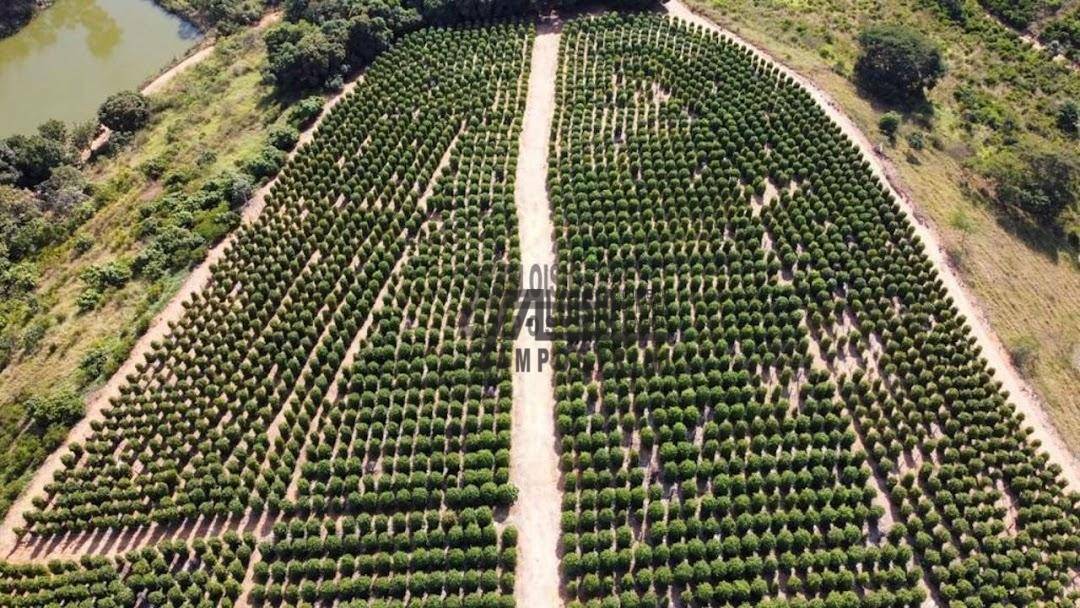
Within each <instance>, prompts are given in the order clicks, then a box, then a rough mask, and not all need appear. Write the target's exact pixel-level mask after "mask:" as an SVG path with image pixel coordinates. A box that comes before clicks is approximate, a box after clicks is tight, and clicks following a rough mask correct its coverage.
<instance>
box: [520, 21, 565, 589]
mask: <svg viewBox="0 0 1080 608" xmlns="http://www.w3.org/2000/svg"><path fill="white" fill-rule="evenodd" d="M559 30H560V28H559V24H558V22H543V23H541V24H540V25H539V26H538V28H537V36H536V39H535V41H534V42H533V51H532V65H531V68H530V70H529V89H528V96H527V98H526V102H525V118H524V121H523V122H522V130H521V137H520V141H519V147H518V164H517V175H516V178H515V180H514V184H515V187H514V201H515V203H516V206H517V217H518V234H519V242H520V244H521V275H522V276H521V284H522V289H525V288H540V287H541V285H537V284H536V283H537V280H536V278H534V277H532V276H531V275H532V274H533V273H532V269H533V268H534V267H540V268H541V269H544V268H547V269H553V268H554V265H555V245H554V242H553V234H554V231H555V229H554V226H553V224H552V222H551V205H550V202H549V200H548V192H547V173H548V149H549V148H548V146H549V142H550V140H551V123H552V119H553V116H554V113H555V78H556V76H557V70H558V63H559V39H560V34H559ZM545 276H546V275H545ZM544 287H548V288H550V289H553V288H554V285H552V284H548V285H544ZM548 298H549V299H548V301H549V302H550V301H552V298H551V294H550V292H549V296H548ZM535 326H536V320H535V318H534V327H535ZM548 347H550V344H547V343H543V342H541V341H540V340H538V339H537V337H536V335H535V332H533V333H530V329H529V327H528V326H526V325H525V324H522V327H521V331H520V333H519V335H518V336H517V337H516V339H515V341H514V350H515V353H516V352H528V353H530V355H531V363H532V364H533V366H532V367H529V368H527V369H526V370H524V371H516V370H515V371H514V374H513V408H512V414H511V418H512V422H511V430H510V481H511V482H512V483H513V484H514V485H515V486H516V487H517V489H518V498H517V501H516V502H515V503H514V506H513V507H511V509H510V516H509V523H512V524H514V525H515V526H516V527H517V531H518V564H517V574H516V578H515V582H514V600H515V602H516V603H517V605H518V606H523V607H533V606H535V607H539V606H545V607H551V608H555V607H557V606H562V605H563V602H562V599H561V597H560V595H559V555H558V542H559V517H560V515H561V512H562V493H561V491H560V490H559V468H558V464H559V460H558V459H559V457H558V454H557V453H556V446H555V384H554V381H555V378H554V370H553V369H552V366H553V362H550V361H549V362H548V363H547V364H546V365H544V366H543V367H542V368H538V367H537V365H538V363H539V361H538V360H537V359H538V354H539V352H540V350H541V349H545V348H548ZM547 352H549V353H550V352H551V351H550V349H549V348H548V351H547Z"/></svg>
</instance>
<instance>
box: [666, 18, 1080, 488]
mask: <svg viewBox="0 0 1080 608" xmlns="http://www.w3.org/2000/svg"><path fill="white" fill-rule="evenodd" d="M664 8H665V10H666V11H667V12H668V14H669V15H672V16H674V17H677V18H679V19H683V20H684V21H688V22H690V23H694V24H697V25H700V26H703V27H705V28H706V29H709V30H712V31H715V32H719V33H720V34H721V35H723V36H725V37H726V38H728V39H730V40H731V41H733V42H735V43H737V44H739V45H740V46H742V47H744V48H746V49H748V50H750V51H752V52H753V53H754V54H755V55H757V56H758V57H760V58H762V59H764V60H766V61H768V62H769V63H771V64H772V65H775V66H776V67H777V68H779V69H780V70H781V71H782V72H783V73H784V74H787V75H789V76H791V77H792V78H793V79H795V81H796V82H798V83H799V84H800V85H801V86H802V87H803V88H804V89H805V90H806V91H807V92H808V93H809V94H810V96H811V97H812V98H813V99H814V101H815V102H817V104H818V105H819V106H820V107H821V109H822V110H824V112H825V113H826V114H827V115H828V116H829V118H831V119H832V120H833V122H835V123H836V124H837V125H839V126H840V128H841V129H842V130H843V132H844V134H846V135H847V136H848V137H849V138H851V140H852V141H854V142H855V143H856V145H858V147H859V150H860V151H861V152H862V154H863V156H864V157H865V158H866V160H868V161H869V162H870V166H871V168H872V170H873V172H874V174H875V175H877V177H878V179H880V180H881V182H882V183H883V184H885V186H886V187H887V188H888V189H889V191H890V193H891V194H892V195H893V197H894V198H895V199H896V200H897V201H898V202H899V203H900V208H901V209H902V210H903V212H904V214H905V215H906V216H907V217H908V220H909V221H910V222H911V224H912V226H914V228H915V233H916V234H917V235H918V236H919V238H920V239H921V240H922V242H923V244H924V245H925V249H926V254H927V255H928V256H929V258H930V260H931V261H932V262H933V263H934V266H935V267H936V268H937V271H938V276H940V277H941V280H942V282H943V283H944V285H945V288H946V289H947V290H948V293H949V296H951V297H952V300H953V304H954V305H955V306H956V308H957V310H959V311H960V314H961V315H962V316H963V317H964V318H965V319H966V320H967V324H968V327H969V328H971V332H972V334H973V335H974V336H975V338H976V340H977V343H978V345H979V347H981V349H982V353H981V354H982V356H983V357H985V358H986V360H987V361H988V363H989V367H990V369H991V370H992V371H993V373H994V376H995V378H996V379H997V380H999V381H1000V382H1001V384H1002V387H1003V388H1004V389H1005V390H1006V391H1008V393H1009V397H1010V398H1009V402H1010V403H1012V404H1013V405H1014V406H1015V407H1016V409H1017V411H1018V412H1020V413H1022V414H1023V416H1024V420H1025V422H1026V423H1027V424H1029V425H1030V426H1031V427H1032V428H1033V429H1034V433H1033V435H1032V437H1033V438H1035V439H1038V440H1039V441H1040V442H1041V443H1042V446H1041V447H1042V449H1043V450H1046V452H1047V453H1049V455H1050V461H1051V462H1053V463H1056V464H1058V465H1059V466H1060V467H1061V468H1062V477H1063V478H1064V479H1065V481H1066V483H1067V484H1068V487H1069V489H1072V490H1080V460H1078V459H1077V457H1076V455H1074V454H1073V453H1072V451H1071V450H1070V449H1069V447H1068V445H1067V444H1066V443H1065V441H1064V440H1063V439H1062V438H1061V435H1060V434H1059V433H1058V432H1057V429H1056V428H1055V427H1054V425H1053V423H1052V422H1051V420H1050V417H1049V415H1047V413H1046V409H1045V406H1044V404H1043V403H1042V400H1041V399H1040V398H1039V396H1038V395H1037V394H1036V392H1035V390H1034V389H1032V388H1031V385H1029V384H1028V383H1027V381H1026V380H1024V378H1023V377H1022V376H1021V375H1020V372H1019V371H1018V370H1017V369H1016V367H1015V366H1014V365H1013V364H1012V360H1011V358H1010V357H1009V354H1008V351H1007V350H1006V349H1005V347H1004V345H1002V343H1001V341H1000V340H999V339H998V337H997V334H995V333H994V332H993V330H992V329H991V328H990V324H989V323H988V322H987V320H986V315H985V314H984V313H983V311H982V309H981V308H980V307H979V305H978V304H977V303H976V301H975V298H974V296H972V295H971V294H970V293H969V291H968V289H967V287H965V286H964V283H963V281H962V280H961V279H960V276H959V275H958V274H957V273H956V270H955V269H954V268H953V266H952V265H951V264H950V263H949V259H948V256H947V255H946V253H945V248H944V247H942V245H941V241H940V239H938V237H937V233H936V232H935V231H934V229H933V228H932V227H931V225H930V223H929V222H928V221H927V220H926V219H925V217H924V216H923V214H922V213H921V212H920V211H919V209H918V207H917V206H916V205H915V203H914V201H913V197H912V196H911V193H910V191H909V190H908V189H907V188H905V187H904V185H903V183H902V182H901V180H900V177H899V172H898V171H897V170H896V168H895V167H894V166H893V164H892V162H890V161H889V160H888V159H887V158H884V157H882V156H881V155H879V154H878V153H877V152H875V150H874V145H873V143H872V142H871V141H870V140H869V138H867V137H866V135H865V134H864V133H863V132H862V130H861V129H859V127H858V126H856V125H855V123H854V122H853V121H852V120H851V118H849V117H848V116H847V114H845V113H844V111H843V110H842V109H841V108H840V106H839V105H838V104H837V103H836V102H835V101H834V100H833V99H832V97H831V96H830V95H829V94H828V93H826V92H825V91H824V90H823V89H822V88H821V87H819V86H817V85H816V84H815V83H814V82H813V81H812V80H810V79H809V78H807V77H805V76H803V75H802V74H800V73H798V72H796V71H795V70H793V69H791V68H790V67H788V66H787V65H785V64H784V63H783V62H782V61H780V60H779V59H778V58H776V57H775V56H773V55H772V54H771V53H769V52H768V51H766V50H765V49H762V48H760V47H757V46H755V45H753V44H751V43H750V42H749V41H747V40H744V39H742V38H740V37H739V36H738V35H736V34H734V33H732V32H730V31H728V30H726V29H724V28H723V27H721V26H720V25H718V24H717V23H715V22H713V21H711V20H709V19H707V18H705V17H703V16H702V15H699V14H697V13H695V12H693V11H692V10H691V9H690V8H689V7H687V6H686V5H685V4H683V3H682V2H681V0H668V1H667V2H666V3H665V4H664Z"/></svg>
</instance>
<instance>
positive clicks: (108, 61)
mask: <svg viewBox="0 0 1080 608" xmlns="http://www.w3.org/2000/svg"><path fill="white" fill-rule="evenodd" d="M4 1H5V0H0V2H4ZM199 37H200V34H199V32H198V30H197V29H196V28H195V27H194V26H192V25H191V24H189V23H187V22H186V21H183V20H182V19H179V18H177V17H175V16H173V15H170V14H169V13H167V12H165V11H164V10H162V9H161V8H160V7H158V6H157V5H156V4H154V3H153V2H151V1H150V0H56V1H55V2H54V3H53V5H52V6H51V7H49V8H47V9H45V10H44V11H42V12H41V13H39V14H38V15H37V16H36V17H34V19H33V20H32V21H31V22H30V23H28V24H27V25H26V26H25V27H24V28H23V29H21V30H19V31H18V32H17V33H15V34H14V35H12V36H9V37H8V38H4V39H2V40H0V137H2V136H7V135H13V134H16V133H31V132H33V131H34V130H35V129H36V128H37V126H38V125H39V124H41V123H42V122H44V121H46V120H48V119H50V118H58V119H60V120H63V121H65V122H69V123H70V122H75V121H82V120H86V119H88V118H91V117H93V116H94V114H95V113H96V112H97V108H98V106H99V105H101V102H102V101H104V100H105V98H106V97H108V96H109V95H111V94H112V93H115V92H117V91H121V90H124V89H134V88H136V87H138V86H139V85H140V84H141V83H142V82H143V81H145V80H146V79H148V78H149V77H150V76H153V75H154V74H157V73H158V72H159V71H160V70H161V69H162V68H163V67H164V66H165V65H166V64H168V63H170V62H171V61H172V60H173V59H174V58H176V57H179V56H181V55H183V54H184V53H185V51H187V50H188V49H189V48H191V47H192V46H194V45H195V44H196V43H197V42H198V40H199Z"/></svg>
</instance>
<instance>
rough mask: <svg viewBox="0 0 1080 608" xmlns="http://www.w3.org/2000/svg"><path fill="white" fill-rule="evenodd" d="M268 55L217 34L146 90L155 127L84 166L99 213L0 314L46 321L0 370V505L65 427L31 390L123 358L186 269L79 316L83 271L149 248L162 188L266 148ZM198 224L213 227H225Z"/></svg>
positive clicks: (110, 297) (137, 284)
mask: <svg viewBox="0 0 1080 608" xmlns="http://www.w3.org/2000/svg"><path fill="white" fill-rule="evenodd" d="M265 61H266V53H265V48H264V47H263V44H262V39H261V35H260V34H259V33H258V32H257V31H248V32H245V33H241V34H237V35H235V36H231V37H229V38H226V39H223V40H221V41H219V42H218V44H217V48H216V50H215V51H214V53H213V56H211V57H210V58H208V59H207V60H205V61H203V62H202V63H200V64H198V65H197V66H195V67H193V68H191V69H189V70H187V71H185V72H183V73H181V74H180V75H178V76H177V77H176V78H175V79H173V80H172V81H171V82H170V83H169V84H168V85H167V86H166V87H165V89H164V90H163V91H161V92H160V93H158V94H155V95H153V96H152V97H151V99H152V102H153V105H154V114H153V119H152V123H151V125H150V126H148V127H147V128H145V129H143V130H142V131H140V132H139V133H138V134H137V135H136V136H135V137H134V139H133V140H132V141H131V142H130V143H129V144H128V145H126V146H124V147H123V148H122V149H121V150H120V151H119V152H118V153H116V154H115V155H114V156H113V157H105V158H99V159H97V160H96V161H94V162H93V164H92V165H90V166H89V167H87V168H86V169H85V172H86V174H87V175H88V177H89V178H90V179H91V181H92V182H93V184H94V187H93V196H94V200H95V204H96V208H97V211H96V213H95V214H94V215H93V217H92V218H91V219H90V220H89V221H88V222H87V223H86V224H85V225H84V226H82V227H81V228H80V229H79V231H78V232H77V234H76V235H75V236H73V237H72V238H70V239H68V240H67V241H66V242H64V243H61V244H60V245H57V246H54V247H52V248H50V249H48V250H47V251H45V252H43V254H42V255H40V256H39V257H38V259H37V260H36V264H37V266H38V269H39V271H40V279H39V281H38V286H37V289H36V290H35V291H34V293H33V296H32V297H30V298H28V299H25V300H24V301H21V302H18V303H14V302H12V303H9V305H10V306H19V307H24V308H23V310H19V311H12V310H5V311H0V312H2V313H4V314H5V315H6V316H8V318H12V313H14V316H18V317H20V318H21V319H22V320H23V327H26V328H30V327H41V328H43V329H44V334H43V335H42V336H41V337H40V339H39V340H38V342H37V344H36V346H34V347H33V348H32V349H30V350H29V351H26V350H23V351H21V352H19V353H18V354H17V355H16V357H15V358H14V359H13V360H12V361H11V362H10V364H9V365H7V367H6V368H4V369H3V370H2V371H0V446H3V447H2V448H0V512H3V511H4V510H6V508H7V506H8V504H9V503H10V501H11V500H12V499H13V498H14V497H15V496H16V495H17V494H18V492H19V491H20V489H21V487H22V486H23V484H24V483H25V480H26V479H27V478H28V476H29V475H30V474H32V472H33V470H34V469H35V468H36V467H37V465H38V464H39V463H40V462H41V461H42V460H43V459H44V457H45V456H47V455H48V453H49V452H50V451H51V450H52V449H54V447H55V446H56V445H58V443H59V442H60V441H61V440H62V438H63V436H64V435H65V434H66V430H67V429H66V427H64V426H63V425H54V426H53V427H52V428H50V429H42V428H38V426H37V425H35V424H31V423H30V422H29V421H28V418H27V416H26V411H25V402H26V398H27V397H28V396H30V395H33V394H42V393H45V392H53V393H55V392H56V391H60V390H63V389H71V390H75V391H78V392H84V393H85V392H88V391H90V390H92V389H93V388H94V387H95V385H97V384H99V383H100V382H101V381H103V380H104V379H105V378H107V377H108V376H109V375H110V373H111V372H112V370H114V369H115V368H116V367H117V366H119V364H120V363H122V362H123V360H124V358H125V357H126V354H127V352H128V351H129V350H130V348H131V345H132V344H133V343H134V341H135V340H136V339H137V338H138V336H139V335H140V334H141V333H142V332H143V331H144V330H145V328H146V327H147V326H148V324H149V322H150V320H151V319H152V318H153V316H154V314H155V313H156V312H157V311H158V310H160V308H161V307H162V306H163V305H164V304H165V303H166V302H168V300H169V299H170V297H171V295H172V294H173V293H175V291H176V290H177V289H178V288H179V286H180V284H181V283H182V282H183V279H184V277H185V276H186V275H187V271H186V270H181V271H173V272H170V273H167V274H166V275H165V276H162V277H160V278H157V279H153V280H147V279H144V278H140V277H138V276H136V277H135V278H132V279H131V280H130V281H128V282H127V283H126V284H125V285H124V286H123V287H121V288H119V289H115V290H111V291H108V292H106V293H105V294H104V300H103V301H102V302H101V303H100V304H99V305H98V306H97V307H96V308H94V309H93V310H91V311H89V312H83V313H80V311H79V308H78V304H77V302H78V298H79V296H80V294H81V293H82V292H83V290H84V289H85V285H84V283H85V281H84V280H83V279H82V278H81V276H82V275H83V273H84V271H85V270H86V269H88V268H90V267H92V266H99V267H100V266H101V265H103V264H107V263H109V262H112V261H117V260H130V259H131V258H133V257H134V256H135V255H136V254H137V253H138V252H139V251H140V250H141V249H142V248H143V247H145V239H140V238H139V235H138V233H137V227H138V226H139V225H140V221H141V219H142V217H141V216H140V215H139V210H140V207H142V206H143V205H144V204H145V203H147V202H149V201H153V200H155V199H157V198H159V197H161V196H163V194H166V193H169V192H173V193H187V194H191V193H194V192H197V191H198V190H199V188H200V187H202V185H203V184H204V183H205V182H206V180H207V179H209V178H211V177H212V176H215V175H217V174H219V173H220V172H221V171H222V170H225V169H228V168H230V167H232V166H233V165H234V164H235V163H236V161H238V160H239V159H243V158H247V157H250V156H251V155H252V154H253V153H254V151H255V150H257V149H258V148H259V147H260V146H262V145H263V142H264V140H265V131H266V127H267V126H268V125H270V124H272V123H274V122H275V121H278V120H279V119H280V116H281V114H282V109H283V108H282V105H281V104H280V103H279V102H278V101H276V100H275V99H274V98H273V97H272V95H271V90H270V87H269V86H267V85H265V84H263V83H262V76H261V73H260V70H261V69H262V67H263V65H264V64H265ZM154 164H156V165H158V166H163V167H165V170H164V172H163V173H162V175H161V176H160V177H159V178H157V179H154V178H151V177H149V176H148V174H154V173H155V172H153V171H147V170H146V168H147V167H148V166H151V165H154ZM194 229H196V230H200V229H202V230H204V231H209V232H210V233H211V234H213V233H214V231H218V232H220V231H221V230H222V227H220V226H209V227H208V226H199V225H196V226H195V228H194ZM87 236H89V237H90V239H91V241H92V244H91V245H90V247H89V249H88V250H86V251H85V252H83V253H81V254H80V253H79V252H78V249H77V241H78V240H79V239H80V238H81V239H82V241H83V243H84V246H85V242H86V241H87V238H86V237H87ZM218 236H220V235H218Z"/></svg>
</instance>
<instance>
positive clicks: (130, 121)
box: [98, 91, 150, 133]
mask: <svg viewBox="0 0 1080 608" xmlns="http://www.w3.org/2000/svg"><path fill="white" fill-rule="evenodd" d="M98 120H100V121H101V124H103V125H105V126H106V127H108V128H110V129H112V130H114V131H120V132H125V133H130V132H132V131H138V130H139V129H141V128H142V127H143V126H144V125H145V124H146V122H147V121H148V120H150V103H149V102H148V101H147V100H146V97H144V96H143V95H142V93H139V92H137V91H121V92H119V93H116V94H114V95H111V96H110V97H109V98H108V99H106V100H105V102H104V103H102V104H101V108H100V109H98Z"/></svg>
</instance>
